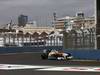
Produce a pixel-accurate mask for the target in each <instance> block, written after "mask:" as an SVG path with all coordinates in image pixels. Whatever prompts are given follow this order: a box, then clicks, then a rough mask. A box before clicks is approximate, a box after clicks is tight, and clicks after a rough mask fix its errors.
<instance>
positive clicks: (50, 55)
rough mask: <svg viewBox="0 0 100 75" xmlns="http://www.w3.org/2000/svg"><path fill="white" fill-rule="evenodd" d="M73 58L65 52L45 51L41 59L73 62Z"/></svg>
mask: <svg viewBox="0 0 100 75" xmlns="http://www.w3.org/2000/svg"><path fill="white" fill-rule="evenodd" d="M72 58H73V56H72V55H71V54H70V53H64V52H63V51H56V50H44V51H43V53H42V54H41V59H50V60H71V59H72Z"/></svg>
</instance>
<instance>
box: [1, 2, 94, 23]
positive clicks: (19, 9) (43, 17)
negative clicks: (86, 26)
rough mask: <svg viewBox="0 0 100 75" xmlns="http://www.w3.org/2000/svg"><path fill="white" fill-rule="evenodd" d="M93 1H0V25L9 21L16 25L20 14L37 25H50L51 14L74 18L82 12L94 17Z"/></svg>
mask: <svg viewBox="0 0 100 75" xmlns="http://www.w3.org/2000/svg"><path fill="white" fill-rule="evenodd" d="M94 1H95V0H0V24H7V23H9V22H10V19H12V20H13V22H15V23H17V18H18V16H19V15H20V14H25V15H27V16H29V21H33V20H35V21H37V22H38V24H42V25H46V24H50V23H51V21H52V19H53V12H56V13H57V17H64V16H75V14H76V12H78V11H82V12H84V13H85V15H86V16H93V15H94Z"/></svg>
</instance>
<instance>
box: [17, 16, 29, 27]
mask: <svg viewBox="0 0 100 75" xmlns="http://www.w3.org/2000/svg"><path fill="white" fill-rule="evenodd" d="M27 22H28V16H25V15H20V16H19V17H18V26H23V27H24V26H25V25H26V24H27Z"/></svg>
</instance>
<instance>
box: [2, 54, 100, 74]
mask: <svg viewBox="0 0 100 75" xmlns="http://www.w3.org/2000/svg"><path fill="white" fill-rule="evenodd" d="M40 54H41V53H17V54H1V55H0V64H20V65H49V66H55V65H56V66H100V61H79V60H71V61H57V60H41V58H40ZM0 75H100V72H75V71H71V72H70V71H66V72H63V71H36V70H34V69H21V70H0Z"/></svg>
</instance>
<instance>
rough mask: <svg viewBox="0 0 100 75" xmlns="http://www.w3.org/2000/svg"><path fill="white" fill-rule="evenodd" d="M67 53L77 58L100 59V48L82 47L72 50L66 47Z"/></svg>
mask: <svg viewBox="0 0 100 75" xmlns="http://www.w3.org/2000/svg"><path fill="white" fill-rule="evenodd" d="M64 51H65V52H66V53H71V54H72V55H73V56H74V58H75V59H88V60H100V50H94V49H92V50H91V49H88V50H85V49H81V50H71V49H69V50H68V49H65V50H64Z"/></svg>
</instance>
